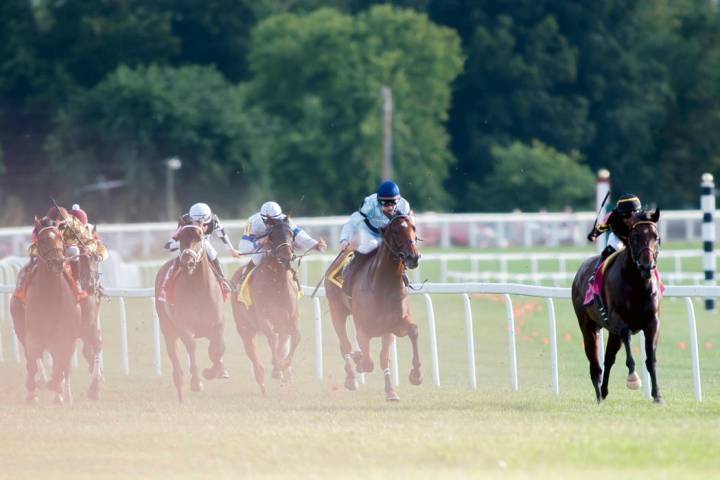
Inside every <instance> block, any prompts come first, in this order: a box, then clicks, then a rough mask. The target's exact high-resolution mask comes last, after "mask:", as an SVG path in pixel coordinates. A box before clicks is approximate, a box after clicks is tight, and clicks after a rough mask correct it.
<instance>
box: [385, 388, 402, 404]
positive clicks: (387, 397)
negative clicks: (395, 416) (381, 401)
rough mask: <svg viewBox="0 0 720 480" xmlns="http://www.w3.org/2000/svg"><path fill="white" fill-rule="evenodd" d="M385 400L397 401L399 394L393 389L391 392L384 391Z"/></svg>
mask: <svg viewBox="0 0 720 480" xmlns="http://www.w3.org/2000/svg"><path fill="white" fill-rule="evenodd" d="M385 400H387V401H388V402H399V401H400V396H399V395H398V394H397V392H395V391H394V390H393V391H391V392H385Z"/></svg>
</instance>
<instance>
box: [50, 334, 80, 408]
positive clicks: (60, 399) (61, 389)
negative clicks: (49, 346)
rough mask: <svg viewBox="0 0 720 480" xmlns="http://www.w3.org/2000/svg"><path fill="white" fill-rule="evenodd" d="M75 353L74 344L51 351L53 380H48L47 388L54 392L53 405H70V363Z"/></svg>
mask: <svg viewBox="0 0 720 480" xmlns="http://www.w3.org/2000/svg"><path fill="white" fill-rule="evenodd" d="M74 351H75V342H74V341H73V342H70V343H69V345H64V346H60V347H57V348H55V349H53V350H52V352H51V355H52V359H53V378H52V380H50V384H49V388H51V389H52V390H54V391H55V403H56V404H58V405H64V404H65V403H66V402H67V403H72V392H71V390H70V368H71V366H70V361H71V359H72V355H73V352H74Z"/></svg>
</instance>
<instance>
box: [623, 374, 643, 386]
mask: <svg viewBox="0 0 720 480" xmlns="http://www.w3.org/2000/svg"><path fill="white" fill-rule="evenodd" d="M626 385H627V388H629V389H630V390H639V389H640V387H642V380H640V375H638V374H637V372H633V373H631V374H630V375H628V377H627V383H626Z"/></svg>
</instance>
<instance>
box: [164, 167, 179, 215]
mask: <svg viewBox="0 0 720 480" xmlns="http://www.w3.org/2000/svg"><path fill="white" fill-rule="evenodd" d="M165 166H166V167H167V168H166V170H165V206H166V208H167V218H168V220H169V221H171V222H172V221H173V220H176V219H177V211H176V208H175V172H176V171H178V170H180V167H182V161H180V159H179V158H177V157H171V158H168V159H167V160H165Z"/></svg>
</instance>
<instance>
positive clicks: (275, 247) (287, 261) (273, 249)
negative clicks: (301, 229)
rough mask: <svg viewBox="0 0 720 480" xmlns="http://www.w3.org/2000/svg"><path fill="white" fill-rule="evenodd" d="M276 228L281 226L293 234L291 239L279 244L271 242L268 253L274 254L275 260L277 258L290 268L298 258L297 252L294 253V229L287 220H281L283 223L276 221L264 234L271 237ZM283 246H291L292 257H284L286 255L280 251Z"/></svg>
mask: <svg viewBox="0 0 720 480" xmlns="http://www.w3.org/2000/svg"><path fill="white" fill-rule="evenodd" d="M276 228H281V229H285V230H287V231H288V232H289V233H291V234H292V238H291V240H290V241H285V242H282V243H278V244H277V245H272V242H270V243H271V248H269V249H268V250H267V253H268V255H270V256H272V257H273V258H275V260H277V261H278V262H279V263H280V264H282V265H283V266H286V267H287V268H288V269H290V268H291V264H292V262H293V261H294V260H295V259H296V258H298V257H296V256H295V254H294V245H293V243H294V241H295V233H294V232H293V231H292V229H291V228H290V225H289V224H287V223H285V222H281V223H275V224H273V225H272V226H271V227H270V228H269V229H268V231H267V232H266V233H265V234H264V235H263V236H266V237H270V236H271V235H272V233H273V232H274V231H275V229H276ZM259 238H262V237H259ZM282 247H288V248H290V257H284V256H282V255H280V254H279V253H278V250H279V249H280V248H282ZM300 258H302V257H300Z"/></svg>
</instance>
